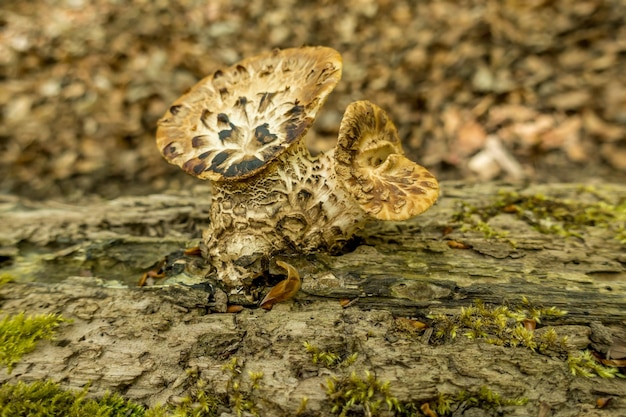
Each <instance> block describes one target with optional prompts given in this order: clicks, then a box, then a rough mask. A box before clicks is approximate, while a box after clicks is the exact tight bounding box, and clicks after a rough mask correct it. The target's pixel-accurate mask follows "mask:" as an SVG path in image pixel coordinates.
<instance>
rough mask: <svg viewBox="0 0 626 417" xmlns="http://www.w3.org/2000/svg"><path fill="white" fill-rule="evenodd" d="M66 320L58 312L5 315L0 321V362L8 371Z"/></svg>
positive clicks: (49, 337) (52, 335)
mask: <svg viewBox="0 0 626 417" xmlns="http://www.w3.org/2000/svg"><path fill="white" fill-rule="evenodd" d="M67 321H68V320H66V319H64V318H63V317H61V316H60V315H58V314H40V315H36V316H25V315H24V313H23V312H22V313H20V314H17V315H14V316H5V317H4V318H3V319H2V321H0V363H2V364H4V365H5V366H6V367H7V368H8V372H9V373H10V372H11V371H12V369H13V365H14V364H15V363H16V362H18V361H19V360H20V359H21V358H22V356H23V355H24V354H26V353H29V352H31V351H33V350H34V349H35V346H36V344H37V341H39V340H41V339H52V338H53V337H54V333H55V330H56V329H57V328H58V327H59V325H60V324H61V323H63V322H67Z"/></svg>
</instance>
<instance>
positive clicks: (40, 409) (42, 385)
mask: <svg viewBox="0 0 626 417" xmlns="http://www.w3.org/2000/svg"><path fill="white" fill-rule="evenodd" d="M86 395H87V389H84V390H82V391H67V390H64V389H62V388H61V387H60V386H59V385H58V384H56V383H54V382H50V381H35V382H33V383H30V384H25V383H23V382H18V383H17V384H3V385H1V386H0V410H2V415H3V416H30V417H46V416H75V417H93V416H99V417H117V416H120V417H122V416H124V417H140V416H143V415H144V414H145V409H144V407H142V406H141V405H139V404H135V403H133V402H131V401H127V400H125V399H123V398H122V397H120V396H119V395H117V394H107V395H105V396H104V397H103V398H101V399H99V400H94V399H89V398H86Z"/></svg>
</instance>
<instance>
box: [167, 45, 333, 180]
mask: <svg viewBox="0 0 626 417" xmlns="http://www.w3.org/2000/svg"><path fill="white" fill-rule="evenodd" d="M341 67H342V65H341V55H339V53H338V52H337V51H335V50H334V49H331V48H326V47H302V48H291V49H284V50H274V51H272V52H267V53H264V54H261V55H258V56H256V57H251V58H248V59H244V60H243V61H241V62H239V63H237V64H235V65H233V66H231V67H228V68H225V69H220V70H217V71H215V72H214V73H213V74H211V75H209V76H208V77H205V78H204V79H202V80H201V81H200V82H198V83H197V84H196V85H195V86H194V87H192V88H191V90H189V91H188V92H187V93H185V94H184V95H183V96H181V97H180V98H179V99H178V100H176V101H175V102H174V103H173V104H172V106H171V107H170V108H169V110H168V111H167V113H166V114H165V115H164V116H163V118H161V120H159V122H158V129H157V134H156V141H157V146H158V147H159V150H160V151H161V153H162V154H163V156H164V157H165V159H167V161H168V162H169V163H171V164H174V165H178V166H179V167H181V168H182V169H183V170H184V171H186V172H187V173H188V174H191V175H193V176H196V177H198V178H201V179H210V180H213V181H222V180H241V179H244V178H248V177H250V176H252V175H254V174H256V173H257V172H259V171H261V170H263V168H264V167H266V166H267V165H268V164H269V163H270V162H271V161H273V160H274V159H276V158H277V157H278V156H279V155H281V154H282V153H283V152H285V151H286V150H287V149H288V148H289V147H290V145H291V144H293V143H295V142H297V141H298V140H299V139H301V138H303V137H304V135H305V134H306V132H307V130H308V129H309V127H310V126H311V124H312V123H313V120H314V119H315V116H316V114H317V111H318V110H319V109H320V107H321V106H322V105H323V104H324V102H325V101H326V98H327V97H328V95H329V94H330V92H331V91H332V90H333V89H334V88H335V86H336V85H337V83H338V82H339V79H340V78H341Z"/></svg>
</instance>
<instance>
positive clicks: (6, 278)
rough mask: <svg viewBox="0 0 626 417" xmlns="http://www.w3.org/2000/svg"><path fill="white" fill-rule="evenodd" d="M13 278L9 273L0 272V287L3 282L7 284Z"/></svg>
mask: <svg viewBox="0 0 626 417" xmlns="http://www.w3.org/2000/svg"><path fill="white" fill-rule="evenodd" d="M13 281H14V278H13V276H12V275H10V274H0V287H2V286H3V285H4V284H8V283H9V282H13Z"/></svg>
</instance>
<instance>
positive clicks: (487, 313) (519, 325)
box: [430, 297, 567, 352]
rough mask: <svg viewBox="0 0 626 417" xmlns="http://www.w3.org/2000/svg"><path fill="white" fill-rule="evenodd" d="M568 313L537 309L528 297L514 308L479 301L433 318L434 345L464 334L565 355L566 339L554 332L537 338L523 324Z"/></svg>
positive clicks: (548, 308) (553, 309) (547, 308)
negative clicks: (454, 311)
mask: <svg viewBox="0 0 626 417" xmlns="http://www.w3.org/2000/svg"><path fill="white" fill-rule="evenodd" d="M566 313H567V312H566V311H563V310H559V309H557V308H555V307H541V306H536V305H534V304H533V303H531V302H530V301H529V300H528V299H526V298H525V297H523V298H522V301H521V303H519V304H518V305H516V306H512V307H508V306H504V305H500V306H489V305H485V304H484V303H482V302H481V301H479V300H477V301H475V303H474V305H473V306H470V307H462V308H461V311H460V312H459V313H457V314H453V315H443V314H439V315H435V316H431V317H430V318H431V319H433V329H434V331H433V337H432V339H431V341H432V342H433V343H443V342H445V341H446V340H452V339H454V338H456V337H457V335H458V334H459V332H462V333H461V334H463V335H464V336H465V337H467V338H470V339H483V340H485V341H486V342H488V343H491V344H494V345H499V346H510V347H517V346H522V347H526V348H528V349H531V350H533V351H534V350H539V351H540V352H543V351H547V350H553V351H554V350H556V351H560V352H565V351H566V350H567V338H565V337H559V336H558V335H557V334H556V331H555V330H554V329H548V330H547V331H545V332H543V333H541V334H540V335H539V336H538V335H537V333H536V332H535V331H533V330H529V329H527V328H526V327H525V326H524V324H523V322H524V321H526V320H531V321H534V322H535V323H540V322H541V320H542V319H544V318H550V317H560V316H563V315H564V314H566Z"/></svg>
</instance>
